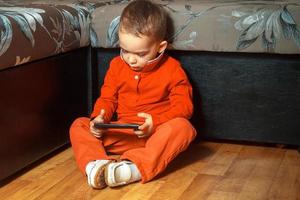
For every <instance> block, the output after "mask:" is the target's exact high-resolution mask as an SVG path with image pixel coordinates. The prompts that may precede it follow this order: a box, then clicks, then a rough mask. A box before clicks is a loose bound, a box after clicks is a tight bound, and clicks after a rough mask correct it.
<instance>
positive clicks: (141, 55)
mask: <svg viewBox="0 0 300 200" xmlns="http://www.w3.org/2000/svg"><path fill="white" fill-rule="evenodd" d="M137 55H138V56H139V57H144V56H145V55H147V53H138V54H137Z"/></svg>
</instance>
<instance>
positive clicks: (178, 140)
mask: <svg viewBox="0 0 300 200" xmlns="http://www.w3.org/2000/svg"><path fill="white" fill-rule="evenodd" d="M195 136H196V131H195V129H194V128H193V126H192V125H191V124H190V122H189V121H188V120H186V119H184V118H176V119H172V120H170V121H168V122H166V123H164V124H162V125H160V126H159V127H157V129H156V131H155V133H153V135H152V136H150V138H149V139H148V140H147V142H146V145H145V147H141V148H136V149H132V150H128V151H127V152H125V153H124V154H123V155H122V156H121V159H128V160H130V161H132V162H133V163H135V164H136V165H137V167H138V169H139V171H140V173H141V175H142V183H145V182H147V181H150V180H151V179H153V178H154V177H155V176H156V175H157V174H159V173H160V172H162V171H163V170H164V169H165V168H166V166H167V165H168V164H169V163H170V162H171V161H172V160H173V159H174V158H175V157H176V156H177V155H178V154H179V153H180V152H182V151H184V150H185V149H186V148H187V147H188V145H189V144H190V143H191V142H192V140H193V139H194V138H195Z"/></svg>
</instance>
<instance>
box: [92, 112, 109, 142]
mask: <svg viewBox="0 0 300 200" xmlns="http://www.w3.org/2000/svg"><path fill="white" fill-rule="evenodd" d="M104 114H105V110H104V109H101V111H100V115H98V116H97V117H95V119H93V120H91V121H90V132H91V134H92V135H93V136H95V137H96V138H101V137H102V135H103V133H104V132H105V130H103V129H97V128H95V127H94V124H95V123H96V122H97V123H104Z"/></svg>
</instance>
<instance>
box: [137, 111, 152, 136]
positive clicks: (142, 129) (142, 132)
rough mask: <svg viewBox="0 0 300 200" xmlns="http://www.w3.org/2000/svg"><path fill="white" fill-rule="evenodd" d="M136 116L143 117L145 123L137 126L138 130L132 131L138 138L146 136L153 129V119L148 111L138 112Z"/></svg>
mask: <svg viewBox="0 0 300 200" xmlns="http://www.w3.org/2000/svg"><path fill="white" fill-rule="evenodd" d="M137 116H138V117H142V118H145V123H143V124H142V125H140V126H139V130H137V131H134V133H135V134H136V135H137V136H138V137H139V138H145V137H148V136H149V135H150V134H151V132H152V129H153V120H152V116H151V115H150V114H148V113H138V114H137Z"/></svg>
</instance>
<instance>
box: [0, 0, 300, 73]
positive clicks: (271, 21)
mask: <svg viewBox="0 0 300 200" xmlns="http://www.w3.org/2000/svg"><path fill="white" fill-rule="evenodd" d="M130 1H131V0H53V1H50V0H49V1H42V0H0V60H1V62H0V69H4V68H6V67H10V66H16V65H19V64H22V63H26V62H28V61H33V60H36V59H40V58H44V57H48V56H51V55H56V54H58V53H61V52H66V51H69V50H72V49H76V48H79V47H84V46H88V45H90V44H91V45H92V46H93V47H104V48H113V47H118V35H117V30H118V24H119V19H120V17H119V16H120V14H121V12H122V10H123V8H124V7H125V6H126V5H127V4H128V3H129V2H130ZM154 1H155V2H156V3H159V4H161V5H162V6H163V7H164V8H165V9H166V10H167V12H168V13H169V15H170V19H171V21H172V24H173V25H172V26H170V29H169V30H170V31H169V41H170V45H169V48H170V49H177V50H200V51H221V52H258V53H261V52H266V53H282V54H299V53H300V27H299V23H300V1H299V0H286V1H284V0H278V1H267V0H265V1H258V0H249V1H237V0H230V1H228V0H211V1H208V0H154Z"/></svg>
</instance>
